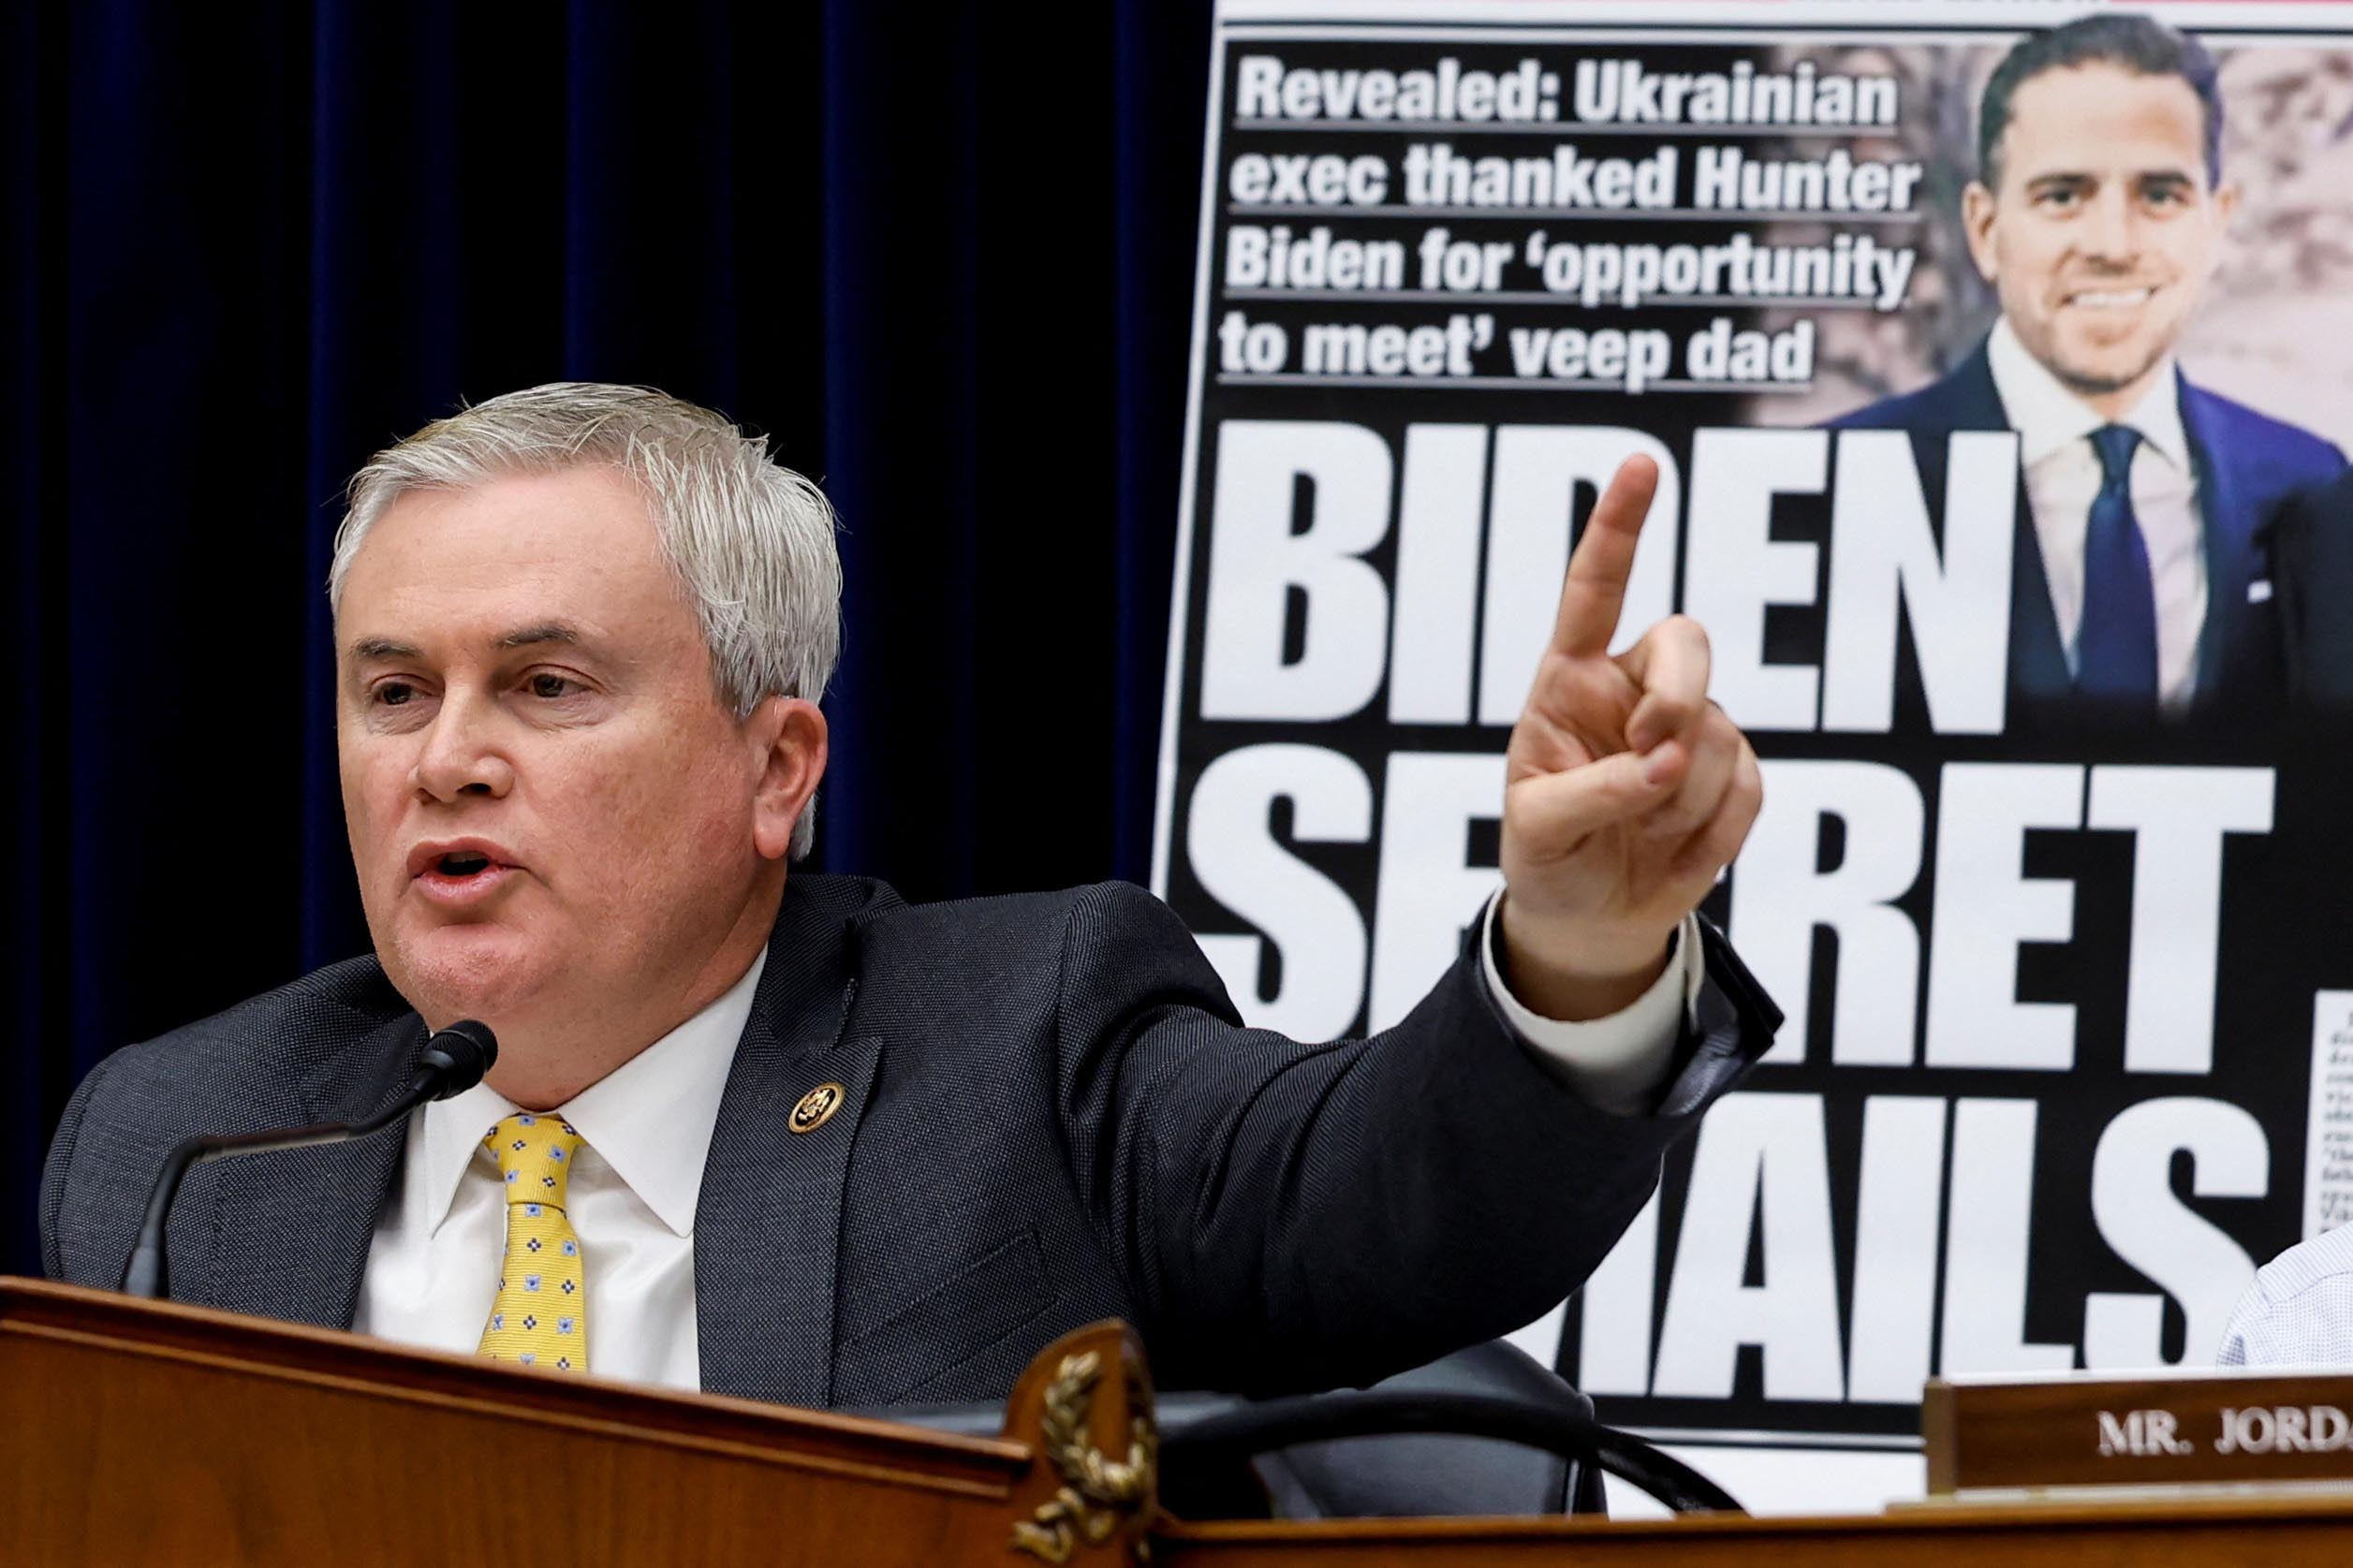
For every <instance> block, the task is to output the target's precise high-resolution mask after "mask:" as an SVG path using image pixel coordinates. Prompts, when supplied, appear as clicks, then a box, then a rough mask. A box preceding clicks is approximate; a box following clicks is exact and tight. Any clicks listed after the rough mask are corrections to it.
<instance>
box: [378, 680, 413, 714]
mask: <svg viewBox="0 0 2353 1568" xmlns="http://www.w3.org/2000/svg"><path fill="white" fill-rule="evenodd" d="M416 696H417V688H416V687H414V686H412V685H410V684H409V683H408V682H407V681H386V682H384V684H382V685H381V686H378V687H377V688H376V689H375V700H376V701H377V702H379V703H381V704H382V705H383V706H385V707H387V708H402V707H405V706H407V704H408V703H409V702H411V701H412V700H414V699H415V697H416Z"/></svg>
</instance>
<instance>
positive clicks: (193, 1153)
mask: <svg viewBox="0 0 2353 1568" xmlns="http://www.w3.org/2000/svg"><path fill="white" fill-rule="evenodd" d="M497 1060H498V1036H497V1035H495V1034H493V1033H491V1028H490V1025H488V1024H486V1023H477V1022H475V1021H474V1020H473V1019H472V1018H466V1019H463V1020H461V1021H460V1022H457V1023H453V1024H451V1025H450V1026H449V1028H447V1029H444V1030H442V1031H440V1032H439V1033H436V1034H434V1036H433V1037H432V1038H431V1039H429V1040H427V1041H426V1042H425V1050H424V1054H423V1055H422V1056H420V1057H419V1059H418V1062H417V1076H416V1077H413V1078H411V1079H410V1080H409V1082H408V1087H407V1088H406V1089H404V1090H402V1091H401V1092H400V1094H399V1096H398V1097H397V1098H395V1099H394V1100H392V1101H391V1102H390V1104H388V1105H387V1106H385V1107H384V1108H383V1109H382V1110H379V1111H377V1112H376V1113H375V1115H373V1116H370V1117H366V1118H364V1119H362V1120H360V1121H330V1122H326V1123H323V1124H321V1125H319V1126H316V1127H293V1128H289V1129H287V1131H285V1132H276V1133H229V1134H226V1135H217V1136H206V1135H201V1134H199V1136H195V1137H189V1138H183V1139H181V1140H180V1142H179V1144H178V1145H177V1146H175V1147H174V1148H173V1150H171V1157H170V1158H169V1159H168V1160H166V1161H165V1162H164V1168H163V1170H162V1172H161V1173H160V1174H159V1175H157V1176H156V1178H155V1187H154V1191H153V1192H151V1193H149V1194H147V1218H146V1219H145V1220H144V1221H143V1222H141V1224H140V1227H139V1241H138V1244H137V1245H135V1246H134V1247H132V1248H131V1258H130V1262H128V1263H126V1264H125V1265H124V1266H123V1289H124V1291H125V1293H126V1294H128V1295H131V1296H144V1297H149V1298H150V1299H154V1300H168V1299H169V1297H170V1295H171V1285H170V1282H169V1278H168V1276H167V1274H166V1271H165V1268H164V1222H165V1221H166V1220H168V1219H169V1218H170V1215H171V1200H172V1199H173V1198H175V1197H177V1196H179V1194H180V1180H181V1178H183V1177H184V1176H186V1175H187V1174H188V1167H189V1166H191V1165H208V1164H210V1163H211V1162H213V1161H214V1160H226V1159H230V1158H233V1157H235V1156H237V1155H240V1154H267V1153H270V1152H272V1150H280V1149H309V1148H312V1147H314V1146H316V1145H318V1144H322V1143H348V1142H350V1141H351V1140H352V1139H354V1138H363V1137H366V1136H368V1135H369V1134H371V1133H378V1132H382V1131H383V1130H384V1129H385V1128H387V1127H390V1125H392V1124H393V1123H394V1122H396V1121H403V1120H404V1119H405V1118H406V1117H407V1115H408V1113H409V1112H410V1111H412V1110H415V1109H416V1108H417V1107H418V1106H421V1105H423V1104H424V1103H425V1102H426V1101H427V1100H446V1099H448V1098H449V1096H450V1095H452V1094H463V1092H465V1091H467V1090H469V1089H471V1088H473V1087H474V1086H475V1085H476V1084H478V1083H479V1082H481V1081H482V1076H483V1075H484V1074H485V1073H488V1072H489V1071H490V1070H491V1063H492V1062H496V1061H497Z"/></svg>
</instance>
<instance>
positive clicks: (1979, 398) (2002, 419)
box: [1938, 343, 2075, 701]
mask: <svg viewBox="0 0 2353 1568" xmlns="http://www.w3.org/2000/svg"><path fill="white" fill-rule="evenodd" d="M1947 386H1948V387H1949V388H1950V390H1951V393H1952V402H1951V403H1950V404H1949V407H1950V409H1951V412H1952V414H1953V422H1952V427H1951V428H1952V429H1954V430H1993V431H2006V430H2009V429H2011V428H2012V427H2011V425H2010V417H2009V411H2008V410H2007V409H2006V408H2004V407H2003V406H2002V394H2001V392H2000V390H1999V389H1997V388H1995V387H1994V385H1993V361H1992V360H1991V359H1988V358H1987V357H1986V349H1985V344H1982V343H1980V344H1978V346H1977V349H1976V351H1975V352H1973V353H1972V354H1971V355H1970V356H1969V357H1968V358H1967V359H1963V361H1962V362H1961V364H1960V366H1959V367H1958V368H1956V369H1955V370H1954V372H1953V373H1952V375H1951V377H1950V378H1949V381H1948V382H1947ZM1943 467H1944V455H1943V454H1942V453H1941V452H1940V453H1939V454H1938V470H1939V473H1938V481H1939V482H1940V489H1941V479H1942V476H1943V474H1942V470H1943ZM2010 516H2011V520H2012V521H2011V525H2012V527H2013V528H2014V529H2015V530H2016V535H2015V537H2014V538H2013V539H2012V541H2011V545H2010V690H2011V692H2012V693H2013V694H2015V695H2016V696H2020V697H2023V698H2026V699H2028V700H2030V701H2043V700H2048V699H2050V698H2052V697H2061V696H2066V695H2067V693H2068V692H2070V691H2071V690H2073V688H2074V685H2075V678H2074V676H2073V675H2072V674H2071V673H2069V671H2068V669H2067V652H2066V644H2065V643H2064V642H2062V641H2061V640H2060V637H2059V614H2058V611H2056V610H2054V609H2052V608H2051V582H2050V579H2048V578H2046V577H2045V576H2044V575H2043V569H2042V538H2041V536H2040V535H2037V533H2036V532H2035V514H2034V509H2033V508H2032V507H2030V506H2028V505H2027V504H2026V472H2025V470H2024V468H2023V467H2021V468H2020V470H2019V474H2018V490H2017V497H2016V500H2015V501H2014V502H2013V503H2012V505H2011V507H2010Z"/></svg>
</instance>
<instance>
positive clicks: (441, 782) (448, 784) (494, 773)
mask: <svg viewBox="0 0 2353 1568" xmlns="http://www.w3.org/2000/svg"><path fill="white" fill-rule="evenodd" d="M491 717H492V715H491V713H490V712H489V711H487V710H486V708H485V705H484V704H482V703H481V702H480V701H478V700H477V699H473V698H468V697H464V696H458V695H456V694H454V693H453V694H451V695H450V696H448V697H446V698H444V699H443V702H442V705H441V711H440V712H438V713H436V714H434V721H433V724H432V725H431V726H430V727H429V728H427V729H426V731H425V734H424V745H423V747H422V748H421V749H420V750H419V752H418V754H417V765H416V767H415V769H413V770H412V771H411V773H410V782H411V783H412V784H414V785H415V786H416V789H417V792H418V793H419V794H420V795H426V796H430V797H432V798H433V799H435V800H438V801H440V802H442V803H443V804H444V805H448V804H451V803H454V802H455V801H456V800H457V799H459V798H460V797H462V796H466V795H486V796H491V797H493V798H496V797H499V796H503V795H505V794H506V793H507V790H509V789H510V788H512V787H513V786H514V782H515V770H514V768H513V766H512V765H511V764H509V763H508V762H507V759H506V757H505V756H503V755H500V754H499V752H498V750H497V748H496V747H495V746H494V745H493V744H492V738H491V735H490V727H491V725H490V721H491Z"/></svg>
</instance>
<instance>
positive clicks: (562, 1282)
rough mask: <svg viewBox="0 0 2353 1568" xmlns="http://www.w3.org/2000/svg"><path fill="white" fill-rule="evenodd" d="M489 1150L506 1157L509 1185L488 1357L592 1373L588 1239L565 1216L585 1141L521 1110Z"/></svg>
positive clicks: (494, 1134)
mask: <svg viewBox="0 0 2353 1568" xmlns="http://www.w3.org/2000/svg"><path fill="white" fill-rule="evenodd" d="M482 1146H483V1147H484V1148H485V1149H488V1150H490V1151H491V1152H492V1153H493V1154H495V1155H497V1156H498V1168H499V1172H500V1174H502V1175H503V1176H505V1177H506V1179H507V1261H506V1262H505V1263H503V1264H501V1265H500V1266H499V1270H498V1274H499V1279H498V1299H497V1300H496V1301H495V1302H493V1304H492V1306H491V1320H490V1322H489V1323H488V1324H486V1325H485V1326H483V1329H482V1354H483V1355H484V1356H489V1357H490V1358H491V1359H493V1361H520V1362H522V1364H523V1365H524V1366H526V1367H534V1366H536V1367H553V1368H556V1369H557V1370H562V1371H567V1372H584V1371H586V1370H588V1282H587V1279H586V1277H585V1276H584V1275H583V1274H582V1273H581V1243H580V1238H579V1237H577V1236H575V1235H574V1234H573V1233H572V1221H571V1216H569V1215H568V1214H566V1212H565V1202H566V1198H565V1193H566V1189H567V1188H568V1187H569V1185H570V1183H571V1180H572V1159H573V1156H575V1155H576V1154H578V1153H579V1152H580V1150H581V1136H580V1135H579V1134H578V1133H576V1132H574V1131H572V1124H571V1123H570V1122H568V1121H559V1120H558V1119H557V1118H555V1117H552V1116H534V1115H532V1114H531V1113H530V1112H529V1111H518V1112H516V1113H515V1114H514V1115H513V1116H510V1117H508V1118H507V1120H505V1121H501V1122H500V1123H499V1124H498V1125H497V1126H495V1127H493V1128H492V1129H491V1130H490V1134H489V1136H486V1137H484V1138H483V1139H482Z"/></svg>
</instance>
